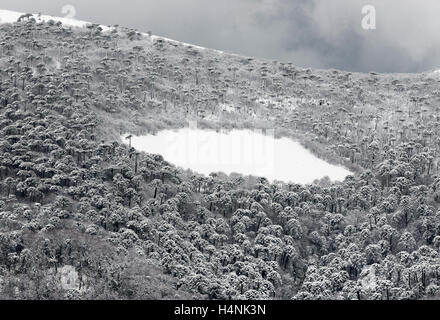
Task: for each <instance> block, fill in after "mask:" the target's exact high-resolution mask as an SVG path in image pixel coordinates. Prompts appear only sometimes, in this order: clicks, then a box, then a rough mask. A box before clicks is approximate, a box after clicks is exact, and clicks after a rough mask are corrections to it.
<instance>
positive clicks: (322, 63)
mask: <svg viewBox="0 0 440 320" xmlns="http://www.w3.org/2000/svg"><path fill="white" fill-rule="evenodd" d="M65 5H73V6H74V7H75V9H76V18H78V19H81V20H87V21H91V22H96V23H102V24H108V25H114V24H119V25H121V26H127V27H133V28H136V29H139V30H140V31H152V32H153V34H157V35H162V36H165V37H169V38H172V39H176V40H180V41H184V42H188V43H192V44H196V45H201V46H205V47H210V48H215V49H221V50H227V51H231V52H235V53H241V54H244V55H249V56H256V57H264V58H269V59H277V60H282V61H292V62H294V63H295V64H296V65H298V66H306V67H318V68H337V69H343V70H349V71H377V72H418V71H426V70H430V69H440V0H418V1H416V0H154V1H153V0H61V1H60V0H1V4H0V7H1V8H2V9H9V10H16V11H21V12H33V13H37V12H41V13H43V14H49V15H55V16H63V13H62V8H63V6H65ZM364 5H373V6H375V8H376V29H375V30H368V31H367V30H364V29H363V28H362V25H361V21H362V19H363V17H364V15H363V14H362V7H363V6H364Z"/></svg>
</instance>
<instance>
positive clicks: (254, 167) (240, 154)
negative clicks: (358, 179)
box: [122, 128, 352, 184]
mask: <svg viewBox="0 0 440 320" xmlns="http://www.w3.org/2000/svg"><path fill="white" fill-rule="evenodd" d="M126 136H127V135H124V136H123V137H122V139H123V141H124V142H125V143H128V140H126V139H125V137H126ZM131 144H132V147H134V148H135V149H137V150H138V151H145V152H148V153H154V154H160V155H162V156H163V157H164V159H165V160H166V161H168V162H170V163H173V164H175V165H176V166H178V167H181V168H184V169H191V170H193V171H195V172H198V173H202V174H205V175H208V174H210V173H212V172H224V173H226V174H230V173H233V172H236V173H240V174H243V175H254V176H258V177H266V178H267V179H269V181H274V180H279V181H284V182H294V183H301V184H305V183H311V182H313V181H314V180H315V179H320V178H323V177H325V176H328V177H329V178H330V179H331V180H333V181H342V180H344V178H345V177H346V176H347V175H350V174H352V173H351V172H350V171H348V170H347V169H345V168H343V167H339V166H335V165H331V164H329V163H327V162H325V161H324V160H321V159H319V158H317V157H316V156H314V155H313V154H312V153H311V152H310V151H308V150H307V149H305V148H304V147H303V146H301V144H299V143H298V142H296V141H294V140H292V139H289V138H280V139H276V138H274V134H273V131H272V130H267V131H264V132H263V131H261V130H232V131H227V132H226V131H225V132H223V131H218V132H217V131H214V130H202V129H190V128H184V129H179V130H164V131H160V132H158V133H157V134H156V135H145V136H133V137H132V139H131Z"/></svg>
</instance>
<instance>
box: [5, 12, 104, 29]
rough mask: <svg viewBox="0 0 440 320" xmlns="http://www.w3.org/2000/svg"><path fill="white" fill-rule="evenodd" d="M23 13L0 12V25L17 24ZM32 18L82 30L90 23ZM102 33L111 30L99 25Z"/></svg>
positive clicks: (55, 18)
mask: <svg viewBox="0 0 440 320" xmlns="http://www.w3.org/2000/svg"><path fill="white" fill-rule="evenodd" d="M23 14H24V13H22V12H16V11H11V10H0V23H13V22H17V20H18V18H20V16H22V15H23ZM32 17H33V18H34V19H35V20H36V21H37V22H47V21H49V20H53V21H60V22H61V23H62V24H63V25H64V26H68V27H77V28H84V27H85V26H87V25H88V24H90V22H87V21H82V20H76V19H71V18H63V17H53V16H47V15H40V14H33V15H32ZM100 26H101V28H102V30H103V31H109V30H111V28H110V27H108V26H104V25H100Z"/></svg>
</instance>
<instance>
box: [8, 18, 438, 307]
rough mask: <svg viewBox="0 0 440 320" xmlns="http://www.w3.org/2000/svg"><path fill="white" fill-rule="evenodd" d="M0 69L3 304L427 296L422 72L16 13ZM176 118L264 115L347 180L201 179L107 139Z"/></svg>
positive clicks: (432, 255) (433, 104) (430, 136)
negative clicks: (373, 70)
mask: <svg viewBox="0 0 440 320" xmlns="http://www.w3.org/2000/svg"><path fill="white" fill-rule="evenodd" d="M0 66H1V68H0V298H13V299H55V298H65V299H100V298H105V299H112V298H118V299H121V298H122V299H139V298H141V299H163V298H196V299H199V298H209V299H291V298H293V299H435V298H438V297H439V295H440V251H439V250H440V210H439V203H440V178H439V177H438V164H439V162H438V152H439V148H440V143H439V141H440V140H438V139H439V138H438V136H439V135H438V133H439V132H438V130H439V126H438V124H439V118H438V111H439V110H438V106H437V103H438V99H439V94H438V93H439V91H438V81H437V80H436V79H435V78H434V76H433V75H429V74H426V75H407V76H406V75H399V76H393V75H377V74H351V73H345V72H340V71H336V70H334V71H319V70H313V71H312V70H309V69H300V68H296V67H294V66H293V64H291V63H279V62H272V61H264V60H256V59H252V58H243V57H239V56H235V55H230V54H225V53H222V54H221V53H218V52H216V51H211V50H201V49H196V48H193V47H191V46H187V45H183V44H179V43H174V42H172V41H166V40H163V39H161V38H158V37H153V36H149V35H143V34H140V33H137V32H136V31H133V30H128V29H123V28H119V27H115V28H112V29H111V31H109V32H103V31H102V29H101V28H100V27H99V26H97V25H90V26H88V27H87V28H84V29H79V28H67V27H64V26H63V25H62V24H61V23H59V22H55V21H51V22H49V23H39V22H36V21H35V20H34V19H33V18H30V17H27V18H24V19H21V21H20V22H17V23H14V24H4V25H0ZM182 119H186V120H188V119H189V120H191V119H197V120H199V121H200V123H201V124H203V125H205V126H214V127H216V126H230V127H232V126H236V127H249V126H253V127H268V126H273V127H275V126H277V127H279V128H281V129H280V130H278V134H279V135H288V136H293V137H295V138H297V139H299V140H300V141H302V143H303V144H305V145H306V146H307V147H308V148H310V149H311V150H313V151H315V152H316V153H317V154H319V155H320V156H321V157H323V158H326V159H327V160H329V161H332V162H335V163H344V164H345V165H347V166H349V167H350V168H352V169H353V170H354V171H355V172H356V174H354V175H353V176H348V177H347V178H346V179H345V180H344V181H343V182H341V183H331V182H329V181H328V180H326V179H322V180H321V181H316V183H314V184H311V185H299V184H294V183H281V182H279V183H272V184H271V183H269V182H268V181H267V180H266V179H264V178H249V179H246V178H244V177H240V176H238V175H231V176H226V175H224V174H221V173H213V174H211V175H209V176H200V175H198V174H194V173H192V172H189V171H182V170H180V169H177V168H175V167H174V166H173V165H171V164H170V163H168V162H166V161H165V160H164V159H163V158H162V157H161V156H159V155H152V154H145V153H137V152H136V151H135V150H134V149H133V148H131V147H130V146H127V145H125V144H124V143H122V142H121V139H120V134H121V133H123V132H127V131H135V130H139V131H142V130H152V131H155V130H158V129H161V128H165V127H177V126H182V125H184V123H183V120H182ZM69 266H71V267H73V270H74V274H75V277H76V278H75V279H77V280H76V281H75V283H74V285H72V284H70V285H65V284H64V282H63V281H64V280H63V272H64V271H65V270H70V269H68V268H67V267H69ZM66 268H67V269H66Z"/></svg>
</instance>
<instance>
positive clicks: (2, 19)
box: [0, 9, 224, 53]
mask: <svg viewBox="0 0 440 320" xmlns="http://www.w3.org/2000/svg"><path fill="white" fill-rule="evenodd" d="M24 14H25V13H23V12H17V11H11V10H1V9H0V23H14V22H17V20H18V19H19V18H20V17H21V16H22V15H24ZM32 17H33V18H34V19H35V20H36V21H37V22H47V21H49V20H53V21H60V22H61V23H62V24H63V25H64V26H67V27H77V28H84V27H86V26H87V25H89V24H91V22H88V21H83V20H77V19H72V18H65V17H55V16H49V15H42V14H32ZM100 27H101V28H102V31H104V32H106V31H110V30H112V27H110V26H105V25H101V24H100ZM142 35H144V36H149V35H148V34H147V33H142ZM150 37H151V39H152V40H157V39H161V40H163V41H168V42H172V43H174V44H178V45H183V46H189V47H192V48H194V49H198V50H207V48H204V47H200V46H196V45H193V44H189V43H184V42H180V41H176V40H173V39H169V38H165V37H161V36H156V35H151V36H150ZM212 50H213V51H215V52H217V53H224V52H223V51H220V50H215V49H212Z"/></svg>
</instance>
